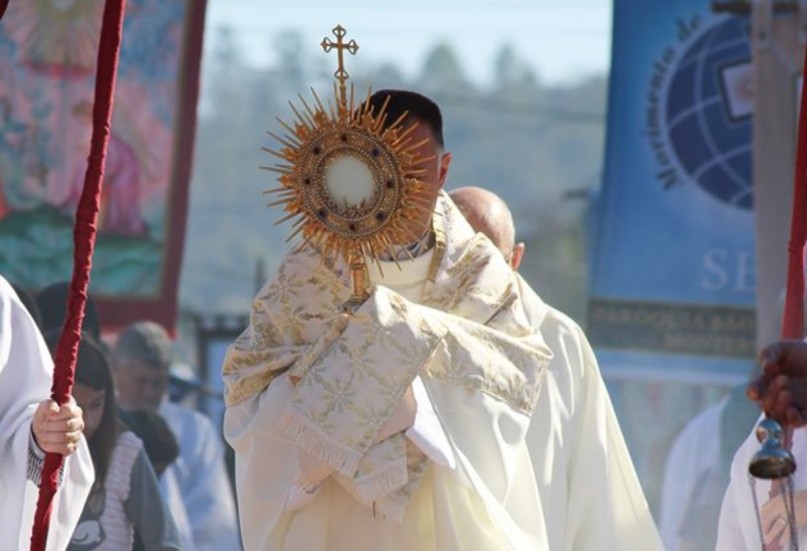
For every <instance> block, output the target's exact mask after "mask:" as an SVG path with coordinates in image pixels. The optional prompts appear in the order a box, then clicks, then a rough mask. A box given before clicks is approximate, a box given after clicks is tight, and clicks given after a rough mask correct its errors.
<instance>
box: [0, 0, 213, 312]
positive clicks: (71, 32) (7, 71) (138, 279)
mask: <svg viewBox="0 0 807 551" xmlns="http://www.w3.org/2000/svg"><path fill="white" fill-rule="evenodd" d="M103 4H104V2H103V1H102V0H29V1H26V2H12V3H11V4H10V6H9V8H8V11H7V13H6V15H5V17H4V18H3V20H2V23H0V272H2V273H3V274H4V275H5V276H6V277H7V278H8V279H10V280H12V281H14V282H16V283H18V284H20V285H22V286H24V287H27V288H32V289H38V288H42V287H44V286H46V285H49V284H51V283H53V282H55V281H60V280H67V279H69V277H70V274H71V270H72V249H73V247H72V226H73V220H74V213H75V209H76V205H77V203H78V199H79V196H80V193H81V189H82V185H83V181H84V173H85V169H86V165H87V155H88V153H89V145H90V136H91V114H92V105H93V87H94V77H95V64H96V56H97V47H98V38H99V32H100V23H101V15H102V10H103ZM203 10H204V4H203V3H201V4H200V3H198V2H191V1H189V0H130V1H129V2H127V11H126V19H125V23H124V31H123V42H122V46H121V55H120V62H119V67H118V79H117V87H116V93H115V109H114V114H113V124H112V130H111V136H110V140H109V146H108V151H107V161H106V173H105V177H104V182H103V194H102V198H101V209H100V212H99V234H98V240H97V249H96V254H95V258H94V263H93V272H92V283H91V287H90V291H91V293H92V294H94V296H95V297H96V298H97V299H100V301H101V303H102V307H103V309H104V310H105V312H106V313H107V315H106V316H105V318H108V319H105V321H111V322H121V321H125V320H124V319H122V318H126V317H127V316H130V317H151V318H155V319H158V320H159V321H163V322H165V323H166V324H167V325H171V324H172V323H171V322H172V317H173V315H174V314H173V311H175V309H176V298H175V297H176V273H177V270H178V266H179V263H180V261H181V250H182V239H183V237H184V224H185V209H186V197H187V184H188V181H187V179H188V178H187V176H188V163H189V162H190V153H191V150H190V147H191V145H189V144H188V141H190V143H191V144H192V139H193V124H194V115H193V109H194V108H195V103H196V94H197V88H198V80H197V79H198V64H199V44H200V42H201V28H202V26H201V25H200V24H199V22H200V21H201V20H202V18H203V15H204V14H203ZM116 306H118V307H116ZM126 311H128V314H127V312H126Z"/></svg>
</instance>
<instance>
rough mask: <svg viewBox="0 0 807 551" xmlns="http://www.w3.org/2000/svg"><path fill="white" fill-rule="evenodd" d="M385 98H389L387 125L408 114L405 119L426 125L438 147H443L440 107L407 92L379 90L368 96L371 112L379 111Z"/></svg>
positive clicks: (424, 97) (424, 98) (421, 96)
mask: <svg viewBox="0 0 807 551" xmlns="http://www.w3.org/2000/svg"><path fill="white" fill-rule="evenodd" d="M387 98H389V104H388V105H387V119H386V124H387V125H390V124H392V123H394V122H395V121H396V120H398V119H399V118H400V116H401V115H403V114H404V113H407V112H408V113H409V114H408V115H407V119H410V118H411V119H416V120H417V121H418V122H419V123H421V124H426V125H428V127H429V128H430V129H431V131H432V134H434V139H435V140H437V143H439V144H440V147H444V146H445V143H444V141H443V115H442V114H441V113H440V107H439V106H438V105H437V104H436V103H435V102H434V101H432V100H430V99H429V98H427V97H426V96H424V95H422V94H418V93H417V92H411V91H409V90H379V91H378V92H376V93H375V94H373V95H372V96H370V105H371V106H372V108H373V111H374V112H377V111H378V110H379V109H381V107H382V106H383V105H384V102H385V101H387Z"/></svg>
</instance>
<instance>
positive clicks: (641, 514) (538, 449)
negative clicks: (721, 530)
mask: <svg viewBox="0 0 807 551" xmlns="http://www.w3.org/2000/svg"><path fill="white" fill-rule="evenodd" d="M449 196H450V197H451V199H452V200H453V201H454V203H455V204H456V205H457V207H458V208H459V210H460V212H462V214H463V216H465V218H466V219H467V220H468V223H469V224H470V225H471V227H472V228H473V229H474V230H476V231H478V232H480V233H482V234H484V235H485V236H487V237H488V238H489V239H490V240H491V241H492V242H493V244H494V245H496V247H497V248H498V249H499V250H500V251H501V252H502V254H503V255H504V256H505V258H506V259H507V260H508V262H509V263H510V265H511V267H512V268H513V270H518V268H519V265H520V263H521V260H522V258H523V255H524V254H525V245H524V244H523V243H517V242H516V239H515V226H514V224H513V216H512V214H511V212H510V209H509V208H508V207H507V205H506V204H505V203H504V201H503V200H502V199H501V198H500V197H499V196H498V195H496V194H494V193H492V192H490V191H488V190H486V189H483V188H479V187H472V186H468V187H462V188H457V189H454V190H452V191H451V192H450V193H449ZM516 278H517V280H518V283H519V290H520V296H521V298H522V300H523V302H524V307H525V311H526V314H527V319H528V320H529V322H530V326H531V327H533V328H534V329H536V330H538V331H540V333H541V335H542V336H543V338H544V341H545V342H546V344H547V346H548V347H549V349H550V350H551V351H552V354H553V356H552V359H551V360H550V362H549V365H548V367H547V374H546V378H545V379H544V381H543V383H542V388H541V393H540V395H539V396H538V401H537V403H536V406H535V410H534V411H533V414H532V421H531V423H530V428H529V431H528V432H527V436H526V441H527V446H528V448H529V450H530V456H531V458H532V462H533V468H534V470H535V479H536V483H537V485H538V491H539V493H540V495H541V501H542V503H543V512H544V522H545V523H546V526H547V536H548V539H549V547H550V549H552V550H553V551H554V550H560V551H562V550H575V551H583V550H591V551H594V550H598V549H620V550H630V549H636V550H651V549H662V548H663V547H662V545H661V542H660V540H659V536H658V534H657V532H656V528H655V526H654V524H653V519H652V518H651V516H650V511H649V509H648V507H647V503H646V501H645V498H644V494H643V492H642V489H641V487H640V485H639V481H638V479H637V477H636V474H635V471H634V469H633V464H632V462H631V460H630V456H629V454H628V451H627V448H626V446H625V442H624V439H623V437H622V433H621V431H620V428H619V423H618V421H617V419H616V415H615V414H614V410H613V407H612V405H611V401H610V398H609V396H608V391H607V390H606V388H605V384H604V383H603V380H602V376H601V375H600V371H599V367H598V365H597V360H596V358H595V357H594V354H593V353H592V351H591V347H590V346H589V344H588V340H587V339H586V337H585V335H584V334H583V331H582V329H580V327H579V326H578V325H577V324H576V323H575V322H574V321H573V320H572V319H571V318H569V317H568V316H566V315H565V314H563V313H562V312H560V311H559V310H557V309H555V308H553V307H551V306H549V305H548V304H546V303H545V302H543V301H542V300H541V298H540V297H539V296H538V295H537V294H536V293H535V292H534V291H533V290H532V288H531V287H530V286H529V284H527V282H526V281H524V279H523V278H522V277H521V276H520V275H518V274H516Z"/></svg>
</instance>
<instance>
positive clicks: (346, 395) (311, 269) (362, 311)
mask: <svg viewBox="0 0 807 551" xmlns="http://www.w3.org/2000/svg"><path fill="white" fill-rule="evenodd" d="M370 102H371V104H372V105H373V107H374V109H375V110H376V112H377V110H378V109H380V108H381V106H382V105H384V104H385V102H386V103H387V105H386V109H387V116H386V121H397V120H398V119H399V117H400V116H401V115H403V114H404V113H408V115H407V119H406V120H407V124H408V125H415V124H416V126H414V127H413V128H411V134H410V135H411V136H412V140H413V142H414V143H420V144H421V145H420V151H418V156H419V157H423V158H426V159H429V160H428V161H427V162H426V164H425V165H424V166H423V172H422V174H421V180H422V183H423V184H424V185H425V187H426V188H428V190H429V197H428V200H427V201H426V203H427V205H426V206H427V207H429V208H428V209H426V210H425V211H424V213H423V216H421V217H419V218H417V217H415V218H413V219H412V220H411V221H410V223H411V225H410V227H409V228H408V232H407V234H408V235H411V236H412V239H411V240H409V242H405V243H398V244H394V245H393V246H392V247H391V248H390V249H391V250H390V251H389V253H388V255H387V256H385V257H384V258H382V259H381V260H380V262H378V263H371V264H369V266H368V268H369V277H370V280H371V282H372V284H373V291H372V293H371V295H370V298H369V299H368V300H367V301H366V302H365V303H364V304H363V305H362V306H361V307H360V308H359V309H358V310H357V311H356V312H355V313H354V314H353V315H352V316H345V315H341V314H339V313H338V312H339V305H340V304H342V303H344V302H345V301H346V299H347V298H348V297H350V294H351V289H350V282H349V280H348V270H347V267H346V266H344V264H343V263H342V262H340V261H332V260H329V259H324V258H323V257H322V256H321V255H320V254H319V253H318V252H317V250H316V249H312V248H309V249H305V250H303V251H299V250H298V251H296V252H292V253H290V254H289V255H287V256H286V258H285V259H284V260H283V262H282V264H281V266H280V268H279V270H278V273H277V275H276V276H275V278H274V279H273V280H272V281H270V282H269V283H268V284H267V285H266V286H265V287H264V288H263V289H262V290H261V291H260V293H259V294H258V296H257V297H256V298H255V300H254V302H253V306H252V312H251V321H250V327H249V328H248V329H247V330H246V331H245V332H244V333H243V334H242V335H241V336H240V337H239V338H238V339H237V340H236V342H235V343H234V344H233V345H232V346H231V347H230V348H229V350H228V352H227V355H226V358H225V362H224V366H223V376H224V380H225V385H226V403H227V411H226V414H225V427H224V429H225V437H226V438H227V440H228V442H229V443H230V444H231V445H232V446H233V448H234V449H235V453H236V486H237V493H238V501H239V512H240V517H241V529H242V536H243V540H244V544H245V547H246V549H247V550H248V551H257V550H292V549H307V550H311V551H325V550H329V551H331V550H333V551H340V550H351V551H353V550H358V551H362V550H368V551H369V550H391V551H394V550H403V549H418V550H434V551H436V550H440V551H452V550H456V551H460V550H463V551H475V550H478V551H494V550H495V551H499V550H515V551H527V550H531V551H545V550H549V549H554V548H552V547H551V546H550V541H549V538H548V534H547V526H546V524H545V522H544V512H543V510H544V509H545V508H546V507H551V506H552V505H553V504H552V503H546V502H543V503H542V500H541V496H540V493H539V488H538V485H537V483H536V480H535V475H534V472H533V459H532V458H531V456H530V452H529V450H528V446H527V442H526V435H527V432H528V430H529V427H530V422H531V418H532V414H533V411H534V408H535V405H536V402H537V400H538V398H539V396H540V394H541V392H542V385H543V383H544V381H545V379H546V372H547V368H548V365H549V362H550V360H551V359H552V352H551V351H550V349H549V347H548V346H547V345H546V342H545V340H544V337H543V336H542V335H541V333H540V332H539V331H536V330H534V329H533V328H531V327H530V325H529V323H528V321H527V318H526V315H525V304H524V302H523V300H522V299H521V297H520V295H519V282H518V279H517V278H516V277H515V274H514V273H513V271H512V270H511V269H510V267H509V266H508V264H507V263H506V262H505V260H504V258H503V257H502V255H501V254H500V253H499V251H498V250H497V249H496V248H495V247H494V246H493V245H492V244H491V243H490V241H489V240H488V239H487V238H485V237H484V236H481V235H478V234H475V232H474V231H473V230H472V229H471V228H470V226H469V225H468V223H467V222H466V221H465V219H464V218H463V217H462V215H461V214H460V213H459V211H458V210H457V209H456V207H455V206H454V205H453V203H452V202H451V200H450V199H448V198H447V196H445V194H443V193H442V191H441V190H442V187H443V184H444V183H445V180H446V176H447V174H448V168H449V165H450V162H451V155H450V154H449V153H447V152H446V151H445V150H444V145H443V134H442V116H441V114H440V110H439V108H438V107H437V105H436V104H435V103H434V102H432V101H431V100H429V99H428V98H425V97H423V96H421V95H419V94H416V93H412V92H406V91H390V90H387V91H380V92H377V93H376V94H374V95H373V96H372V98H371V99H370ZM578 436H579V435H578ZM582 452H583V450H581V453H582ZM535 460H536V461H549V462H552V461H554V460H556V459H555V458H553V457H549V456H546V457H539V458H536V459H535ZM581 483H582V482H581ZM600 483H601V481H599V480H597V479H596V478H595V477H592V478H591V479H590V480H588V481H586V484H590V485H592V489H593V491H594V492H596V491H597V490H598V489H600V490H602V491H610V489H609V488H608V487H607V485H606V486H599V485H600ZM615 518H616V520H618V521H621V520H623V519H622V518H621V517H619V513H616V517H615ZM611 529H614V530H616V529H617V527H616V526H611ZM570 544H571V545H573V543H572V542H570ZM570 548H574V547H573V546H572V547H570ZM642 548H643V549H652V548H653V547H652V542H651V546H650V547H642Z"/></svg>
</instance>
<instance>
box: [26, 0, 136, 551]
mask: <svg viewBox="0 0 807 551" xmlns="http://www.w3.org/2000/svg"><path fill="white" fill-rule="evenodd" d="M125 4H126V2H125V0H107V1H106V3H105V5H104V14H103V21H102V25H101V38H100V42H99V46H98V69H97V76H96V80H95V101H94V104H93V131H92V141H91V143H90V155H89V158H88V160H87V172H86V174H85V176H84V188H83V190H82V193H81V199H80V200H79V204H78V209H77V211H76V225H75V228H74V230H73V242H74V251H73V276H72V278H71V281H70V290H69V292H68V297H67V314H66V317H65V321H64V326H63V328H62V333H61V335H60V337H59V343H58V346H57V349H56V357H55V368H54V371H53V386H52V388H51V398H52V399H53V400H54V401H55V402H56V403H58V404H65V403H66V402H67V401H68V400H69V399H70V394H71V392H72V389H73V380H74V376H75V372H76V357H77V355H78V345H79V341H80V340H81V324H82V321H83V320H84V305H85V303H86V301H87V287H88V285H89V282H90V269H91V268H92V253H93V249H94V248H95V235H96V232H97V229H96V222H97V217H98V209H99V203H100V198H101V182H102V181H103V176H104V163H105V160H106V148H107V143H108V142H109V133H110V126H111V121H112V102H113V96H114V92H115V74H116V71H117V66H118V54H119V52H120V42H121V35H122V33H123V15H124V12H125ZM63 460H64V458H63V457H62V456H61V455H59V454H52V453H49V454H47V455H46V456H45V465H44V466H43V468H42V478H41V481H40V485H39V500H38V502H37V507H36V515H35V516H34V528H33V532H32V534H31V551H44V550H45V546H46V545H47V540H48V529H49V526H50V516H51V511H52V509H53V497H54V495H55V494H56V489H57V487H58V480H59V471H61V469H62V463H63Z"/></svg>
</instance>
